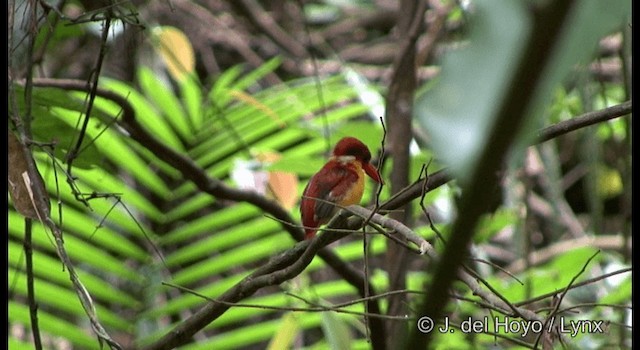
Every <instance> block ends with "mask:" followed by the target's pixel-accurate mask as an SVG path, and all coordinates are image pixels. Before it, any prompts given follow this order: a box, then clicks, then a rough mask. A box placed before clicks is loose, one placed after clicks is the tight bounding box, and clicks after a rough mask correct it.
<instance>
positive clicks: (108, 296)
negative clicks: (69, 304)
mask: <svg viewBox="0 0 640 350" xmlns="http://www.w3.org/2000/svg"><path fill="white" fill-rule="evenodd" d="M33 262H34V263H33V268H34V275H35V276H37V277H39V278H41V279H42V280H46V281H51V282H53V283H56V284H57V285H62V286H65V287H67V288H71V281H70V280H69V274H68V272H67V271H66V270H64V271H63V270H62V263H61V262H60V260H59V259H54V258H51V257H49V256H48V255H46V254H44V253H42V252H40V251H38V250H35V251H34V252H33ZM9 266H13V267H15V268H16V269H18V270H23V269H24V253H23V249H22V246H21V245H18V244H16V243H14V242H13V241H9ZM77 272H78V276H79V278H80V280H81V281H82V283H83V284H84V286H85V287H86V288H87V290H88V291H89V293H90V294H91V297H92V298H93V300H94V301H98V302H107V303H110V304H117V305H122V306H124V307H129V308H136V307H137V306H138V300H136V299H135V298H134V297H132V296H130V295H128V294H126V293H125V292H123V291H120V290H118V289H117V288H115V287H114V286H113V285H112V284H110V283H108V282H106V281H105V280H104V279H103V276H96V275H95V274H91V273H87V272H84V271H83V270H82V269H78V271H77ZM10 287H11V285H10Z"/></svg>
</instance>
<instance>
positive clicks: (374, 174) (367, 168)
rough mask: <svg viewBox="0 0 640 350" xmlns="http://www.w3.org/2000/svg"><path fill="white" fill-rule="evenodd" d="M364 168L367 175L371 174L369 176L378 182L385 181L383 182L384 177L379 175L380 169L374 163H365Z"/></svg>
mask: <svg viewBox="0 0 640 350" xmlns="http://www.w3.org/2000/svg"><path fill="white" fill-rule="evenodd" d="M362 169H364V172H365V173H367V175H369V177H371V178H372V179H374V180H375V181H376V182H378V183H381V184H384V182H382V179H381V178H380V176H379V175H378V170H377V169H376V168H375V167H374V166H373V165H371V163H368V162H367V163H363V164H362Z"/></svg>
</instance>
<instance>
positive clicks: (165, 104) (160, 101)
mask: <svg viewBox="0 0 640 350" xmlns="http://www.w3.org/2000/svg"><path fill="white" fill-rule="evenodd" d="M138 82H139V83H140V87H141V88H142V91H143V93H144V94H145V95H146V96H147V97H148V98H149V99H150V101H149V102H150V103H153V104H154V105H155V106H157V110H158V112H160V113H161V114H162V116H163V117H164V120H165V121H166V122H167V123H168V124H169V125H171V127H172V128H173V130H174V131H175V132H176V134H177V135H179V137H180V138H181V139H183V140H185V142H187V143H190V142H191V141H192V138H193V127H192V126H191V125H190V123H189V117H188V116H187V113H186V112H185V111H184V109H183V106H182V104H181V103H180V100H179V99H178V97H177V96H176V95H175V93H174V92H173V91H172V90H171V88H170V87H168V86H166V84H167V82H163V81H161V80H160V78H159V77H158V76H157V74H155V73H154V72H153V71H151V69H149V68H146V67H140V69H138Z"/></svg>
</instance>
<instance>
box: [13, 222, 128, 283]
mask: <svg viewBox="0 0 640 350" xmlns="http://www.w3.org/2000/svg"><path fill="white" fill-rule="evenodd" d="M22 222H23V220H22V217H20V216H18V214H16V213H14V212H9V235H10V236H13V237H16V238H18V239H22V237H23V234H24V232H23V231H22ZM49 235H50V233H49V232H48V231H45V230H44V229H43V227H42V226H41V225H40V224H34V225H33V243H34V245H35V246H37V247H39V248H42V249H45V250H47V251H50V252H55V248H54V247H53V246H52V243H51V237H50V236H49ZM64 245H65V248H66V251H67V254H68V255H69V257H70V258H71V261H75V262H78V263H86V264H87V265H89V266H93V267H95V268H97V269H99V270H101V271H103V272H104V273H106V274H113V275H114V276H118V277H120V278H124V279H128V280H130V281H131V282H136V281H138V280H139V278H140V277H139V276H138V275H137V274H136V273H135V271H132V270H131V269H129V268H128V267H127V266H125V264H124V262H123V261H122V260H120V259H117V258H115V257H113V256H111V255H109V254H107V253H106V252H103V251H102V250H101V249H100V248H99V247H96V246H94V245H92V244H89V243H87V242H85V241H84V240H81V239H78V238H77V237H75V236H74V235H71V234H67V235H65V236H64Z"/></svg>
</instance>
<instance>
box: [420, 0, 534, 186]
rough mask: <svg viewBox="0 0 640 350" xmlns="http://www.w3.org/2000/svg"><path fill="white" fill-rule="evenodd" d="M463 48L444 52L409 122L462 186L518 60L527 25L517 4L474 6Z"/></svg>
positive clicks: (525, 15)
mask: <svg viewBox="0 0 640 350" xmlns="http://www.w3.org/2000/svg"><path fill="white" fill-rule="evenodd" d="M474 11H475V13H474V15H473V18H472V23H471V32H470V37H469V45H468V46H466V47H465V48H463V49H460V50H458V51H453V52H449V53H448V54H447V55H446V56H445V59H444V60H443V62H442V70H441V72H440V75H439V79H438V81H437V84H436V86H435V87H434V88H433V89H432V90H426V91H424V90H423V91H421V92H419V94H418V97H417V100H416V104H415V108H414V117H415V118H416V120H417V122H418V125H419V127H421V128H423V129H424V131H425V132H427V133H428V134H429V137H430V138H431V140H432V144H431V146H432V148H433V151H434V153H435V154H436V155H437V156H438V157H439V159H440V160H441V161H442V162H443V163H446V164H447V165H449V166H450V169H451V172H452V173H453V174H454V176H455V177H456V178H457V179H459V180H460V181H462V182H467V181H468V176H469V175H470V174H472V173H473V172H472V171H471V170H472V169H474V168H475V166H476V161H477V158H478V156H479V154H480V152H481V151H482V149H483V148H484V146H485V143H486V141H487V137H488V134H487V133H488V132H489V130H490V129H491V128H492V127H493V121H494V118H495V116H496V114H497V110H496V109H497V108H498V107H499V106H500V103H502V102H503V101H502V99H501V98H502V96H504V94H505V92H506V91H507V90H506V89H508V88H509V86H508V84H509V82H510V78H511V76H512V74H513V72H514V69H515V68H516V63H517V62H518V61H519V60H520V58H521V55H522V50H523V48H524V45H525V43H526V38H527V36H528V34H529V32H530V30H531V19H530V18H529V17H528V16H527V13H526V12H525V4H524V3H523V2H520V1H507V2H504V3H500V4H497V3H491V2H488V1H478V2H477V3H475V4H474Z"/></svg>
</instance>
